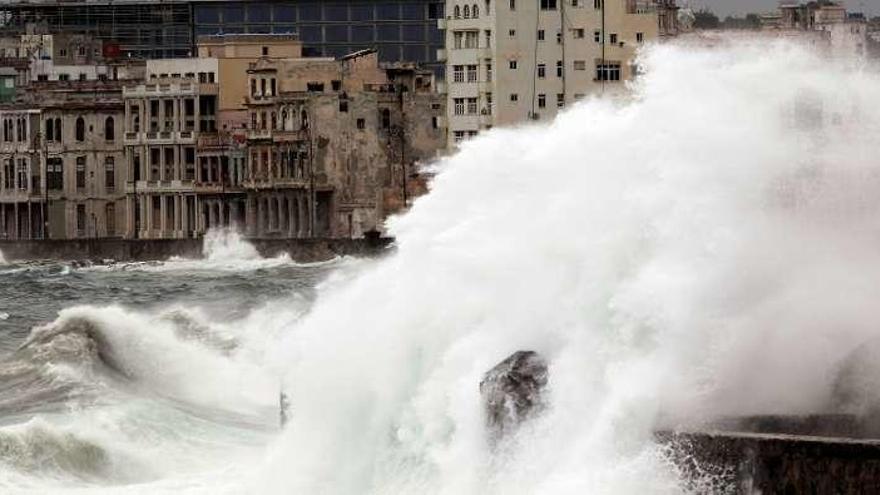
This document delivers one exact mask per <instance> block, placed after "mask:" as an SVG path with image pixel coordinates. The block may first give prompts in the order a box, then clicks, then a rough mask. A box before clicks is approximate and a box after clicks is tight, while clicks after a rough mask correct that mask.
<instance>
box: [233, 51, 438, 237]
mask: <svg viewBox="0 0 880 495" xmlns="http://www.w3.org/2000/svg"><path fill="white" fill-rule="evenodd" d="M248 74H249V87H250V94H249V95H248V98H247V101H248V103H247V107H248V110H249V112H250V120H251V125H250V126H249V128H248V135H247V142H248V153H249V154H250V160H249V162H248V163H249V165H250V166H249V167H248V170H247V174H246V177H245V179H244V182H243V185H244V188H245V190H246V191H247V197H248V199H247V201H248V208H247V211H248V221H247V226H248V234H249V235H251V236H256V237H361V236H363V235H364V234H365V233H366V232H369V231H378V230H381V229H382V228H383V227H382V223H383V221H384V219H385V217H386V216H387V215H388V214H390V213H394V212H396V211H399V210H400V209H401V208H402V207H403V205H404V202H405V201H406V199H407V195H409V197H413V196H416V195H418V194H421V193H422V192H424V184H423V183H420V181H419V180H418V174H417V170H416V164H417V163H418V162H419V161H420V160H424V159H429V158H433V157H434V156H435V155H436V153H437V151H438V150H440V149H442V148H443V147H444V146H445V142H446V133H445V129H444V128H443V126H442V122H443V115H444V105H443V103H444V97H443V95H441V94H438V93H437V92H436V91H435V88H434V75H433V74H432V73H431V72H430V71H424V70H418V69H416V68H415V67H413V66H407V65H392V66H380V65H379V63H378V57H377V53H375V51H369V50H368V51H363V52H358V53H354V54H351V55H349V56H346V57H342V58H341V59H339V60H333V59H308V58H305V59H286V60H277V61H272V60H266V59H263V60H260V61H258V62H256V63H254V64H253V65H252V66H251V68H250V70H249V71H248Z"/></svg>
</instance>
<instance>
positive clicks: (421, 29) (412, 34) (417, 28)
mask: <svg viewBox="0 0 880 495" xmlns="http://www.w3.org/2000/svg"><path fill="white" fill-rule="evenodd" d="M403 41H425V26H424V25H422V24H404V25H403Z"/></svg>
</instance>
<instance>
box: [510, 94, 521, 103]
mask: <svg viewBox="0 0 880 495" xmlns="http://www.w3.org/2000/svg"><path fill="white" fill-rule="evenodd" d="M510 101H519V95H518V94H516V93H510Z"/></svg>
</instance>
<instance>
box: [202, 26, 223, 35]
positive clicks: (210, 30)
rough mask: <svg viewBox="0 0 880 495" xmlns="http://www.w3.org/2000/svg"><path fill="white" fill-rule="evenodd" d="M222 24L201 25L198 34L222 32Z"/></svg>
mask: <svg viewBox="0 0 880 495" xmlns="http://www.w3.org/2000/svg"><path fill="white" fill-rule="evenodd" d="M221 31H222V30H221V27H220V26H199V27H198V28H196V36H208V35H212V34H220V33H221Z"/></svg>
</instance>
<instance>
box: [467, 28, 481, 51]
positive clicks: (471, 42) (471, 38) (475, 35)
mask: <svg viewBox="0 0 880 495" xmlns="http://www.w3.org/2000/svg"><path fill="white" fill-rule="evenodd" d="M479 34H480V33H479V32H477V31H468V32H466V33H465V34H464V47H465V48H477V47H478V44H479Z"/></svg>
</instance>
